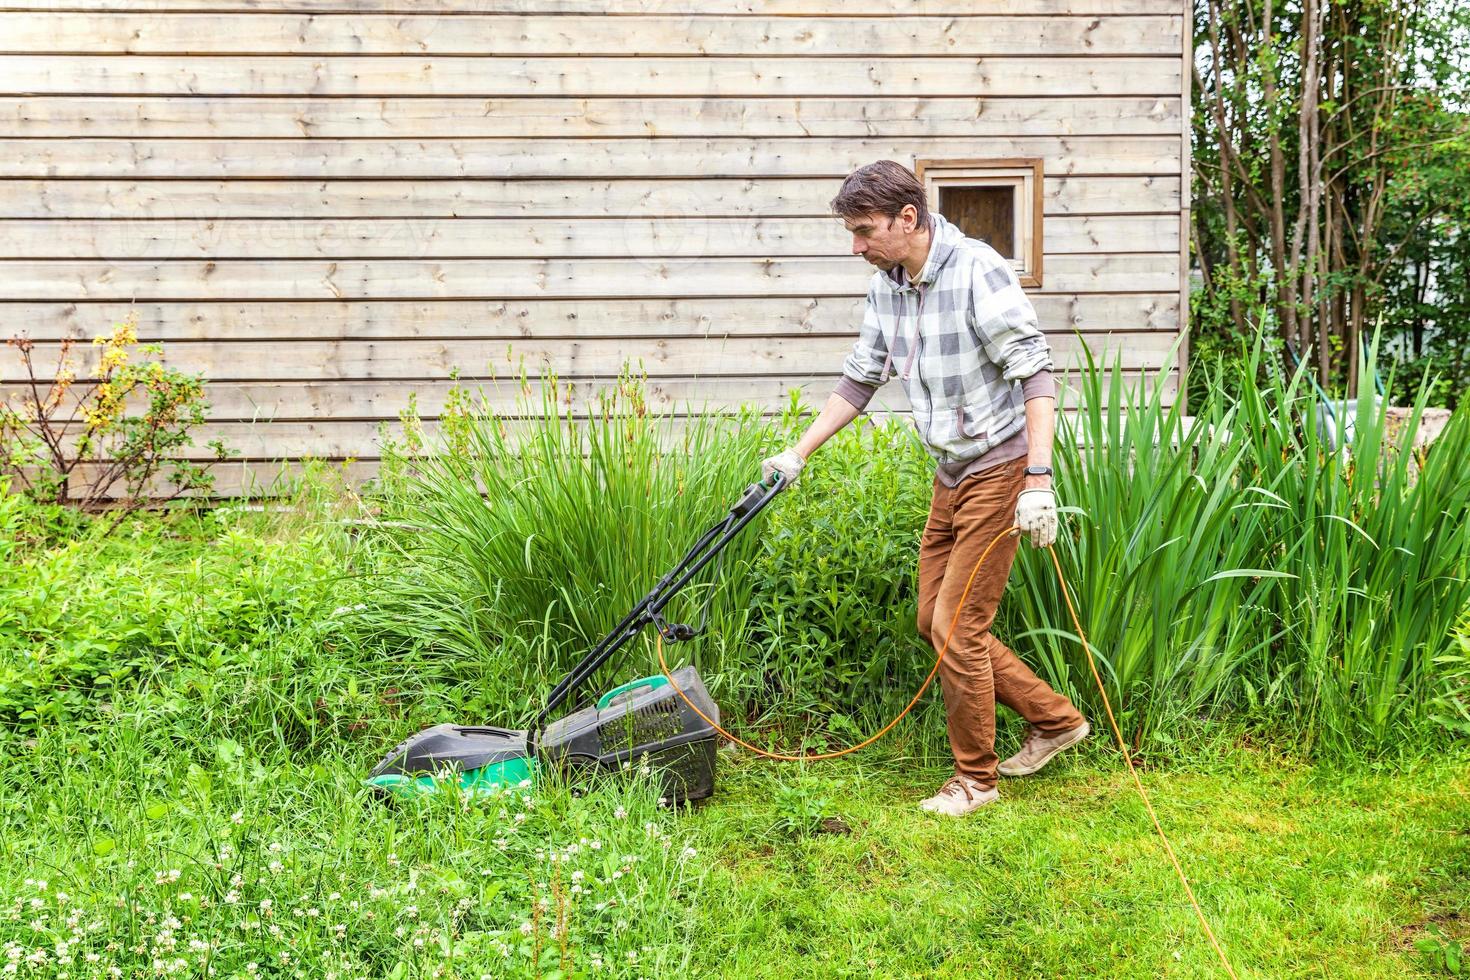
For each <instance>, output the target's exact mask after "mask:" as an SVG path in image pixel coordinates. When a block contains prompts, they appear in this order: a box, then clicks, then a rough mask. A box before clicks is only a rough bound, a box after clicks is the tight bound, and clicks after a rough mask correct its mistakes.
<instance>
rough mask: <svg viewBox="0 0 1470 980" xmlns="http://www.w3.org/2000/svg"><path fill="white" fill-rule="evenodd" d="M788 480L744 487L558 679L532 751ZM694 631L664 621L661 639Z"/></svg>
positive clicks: (535, 728) (776, 477) (534, 729)
mask: <svg viewBox="0 0 1470 980" xmlns="http://www.w3.org/2000/svg"><path fill="white" fill-rule="evenodd" d="M787 485H788V484H787V480H786V477H785V476H783V475H782V474H781V473H780V472H776V473H773V474H771V476H770V477H769V480H768V481H762V482H760V483H752V484H750V486H748V487H746V488H745V493H744V495H743V496H742V497H741V498H740V500H739V501H738V502H737V503H736V504H735V505H734V506H733V507H731V508H730V512H729V513H728V514H726V515H725V516H724V517H723V518H721V519H720V520H719V521H718V522H716V523H715V524H714V525H712V526H711V527H710V529H709V530H708V531H705V532H704V534H702V535H701V536H700V538H699V540H698V541H696V542H695V543H694V546H693V547H691V548H690V549H689V550H688V551H687V552H686V553H685V554H684V557H683V558H681V559H679V562H678V564H677V565H675V566H674V567H673V568H672V569H671V570H670V571H669V572H668V573H667V574H665V575H664V576H663V577H662V578H660V579H659V580H658V584H657V585H655V586H654V587H653V588H652V589H651V590H650V591H649V593H648V594H647V595H645V596H644V597H643V598H642V599H640V600H639V601H638V604H637V605H635V606H634V607H633V609H632V610H631V611H630V612H629V613H628V614H627V615H626V616H624V617H623V618H622V620H621V621H620V622H619V623H618V624H617V625H616V626H614V627H613V628H612V630H611V631H609V632H608V634H607V635H606V636H604V637H603V638H602V639H601V640H599V641H597V644H596V645H595V646H594V647H593V648H592V649H591V650H589V651H588V652H587V655H586V656H585V657H583V658H582V659H581V660H580V661H578V663H577V665H576V666H574V667H573V668H572V669H571V670H570V671H569V672H568V673H567V675H566V676H565V677H563V678H562V679H561V680H560V681H559V682H557V685H556V687H554V688H552V691H551V694H550V695H548V696H547V698H546V706H545V707H544V708H542V709H541V711H540V713H538V714H537V715H536V720H535V722H534V723H533V724H532V725H531V728H530V731H529V732H528V733H527V744H528V745H529V746H530V747H531V748H532V750H533V751H534V748H535V744H536V741H537V737H538V736H539V735H540V733H541V730H542V729H543V728H545V727H546V722H547V720H548V719H549V718H550V717H551V714H552V712H554V711H556V709H557V708H559V707H561V706H562V704H563V703H565V701H566V700H567V698H569V697H570V696H571V695H572V693H573V692H575V691H576V690H577V689H578V688H580V687H581V686H582V685H583V684H585V683H586V682H587V680H588V678H590V677H591V676H592V675H593V674H595V673H596V672H597V671H598V670H599V669H600V668H601V667H602V666H603V664H605V663H607V662H608V660H610V659H611V658H612V656H613V654H615V653H617V652H618V650H620V649H621V648H622V647H623V645H624V644H625V643H627V642H628V641H629V640H631V639H632V638H633V637H635V636H637V635H638V633H639V632H641V631H642V629H643V627H645V626H647V625H648V624H649V623H659V624H662V622H663V619H662V617H661V616H660V615H659V614H660V613H661V612H662V611H663V608H664V607H665V606H666V605H668V604H669V602H670V601H671V600H672V599H673V598H674V596H676V595H678V594H679V591H680V590H681V589H683V588H684V586H686V585H688V584H689V581H690V580H691V579H693V578H694V576H695V575H698V574H699V572H700V570H701V569H703V568H704V566H705V565H707V564H709V562H710V561H711V560H712V559H713V558H714V557H715V556H716V555H718V554H719V553H720V552H721V551H723V550H724V549H725V546H726V545H728V544H729V543H730V541H731V540H733V539H734V538H735V536H736V535H737V534H739V533H740V531H741V530H742V529H743V528H744V527H745V525H747V524H749V523H750V522H751V521H752V520H754V519H755V517H756V515H757V514H759V513H760V512H761V511H762V510H764V509H765V507H766V505H767V504H769V503H770V502H771V501H772V500H774V499H775V498H776V495H777V494H779V493H780V492H781V491H782V490H784V489H786V487H787ZM696 635H698V631H697V630H693V629H691V628H690V627H688V626H685V625H683V624H682V623H674V624H668V631H667V632H665V633H664V638H665V639H666V640H670V641H678V640H688V639H692V638H693V637H694V636H696Z"/></svg>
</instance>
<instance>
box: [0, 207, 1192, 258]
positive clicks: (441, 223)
mask: <svg viewBox="0 0 1470 980" xmlns="http://www.w3.org/2000/svg"><path fill="white" fill-rule="evenodd" d="M850 241H851V238H850V236H849V235H848V234H847V232H846V231H845V229H843V227H842V226H841V225H840V224H838V223H837V222H836V221H835V220H834V219H832V218H703V217H690V216H687V215H686V216H681V217H642V216H636V215H630V216H628V217H626V218H578V219H546V218H354V219H351V220H339V219H334V218H320V219H299V218H239V219H230V218H195V219H185V218H179V219H173V220H170V219H151V218H142V219H137V220H107V219H101V220H89V219H85V218H69V219H63V220H50V219H39V220H24V219H23V220H11V221H7V220H4V219H0V255H6V256H10V257H13V258H44V259H93V258H118V259H139V258H147V259H312V258H322V259H339V260H340V259H362V258H388V259H396V258H410V257H411V258H436V259H479V258H507V259H513V258H542V257H545V258H636V259H649V258H670V259H676V260H688V261H693V260H698V259H700V258H708V257H740V256H750V255H766V256H781V257H798V256H841V255H845V254H848V248H849V245H850ZM1046 247H1047V251H1048V252H1050V253H1051V254H1054V255H1064V254H1098V253H1105V252H1119V251H1126V250H1129V249H1139V248H1145V247H1146V248H1148V249H1150V250H1154V251H1161V252H1162V251H1167V252H1169V253H1171V255H1172V254H1175V253H1177V252H1178V250H1179V215H1178V213H1177V212H1174V213H1169V214H1159V215H1126V216H1107V217H1102V216H1099V217H1089V216H1085V215H1084V216H1077V217H1054V218H1051V219H1050V220H1048V221H1047V222H1046Z"/></svg>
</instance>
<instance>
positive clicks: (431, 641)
mask: <svg viewBox="0 0 1470 980" xmlns="http://www.w3.org/2000/svg"><path fill="white" fill-rule="evenodd" d="M466 404H467V407H466V408H465V409H464V410H463V411H462V412H461V413H460V414H459V415H458V417H456V418H455V419H453V420H446V421H445V423H443V424H441V430H440V432H439V433H437V434H436V435H437V437H438V445H437V446H435V447H433V448H432V449H431V450H429V451H424V452H417V453H414V452H408V453H405V452H400V451H395V452H394V453H393V454H392V455H391V456H390V457H389V458H388V463H387V465H388V466H389V467H390V470H391V475H390V478H389V482H388V483H386V484H385V485H386V486H389V487H391V492H389V493H388V494H386V495H385V496H384V499H383V501H382V508H383V517H384V521H385V522H388V523H391V524H393V525H398V526H397V527H396V528H395V527H388V528H385V529H384V532H383V533H382V534H379V535H376V536H375V537H374V538H372V539H370V540H369V541H368V542H367V545H368V547H371V548H377V549H388V550H389V551H391V553H392V554H393V555H395V556H396V557H395V558H394V568H395V569H396V570H395V571H394V572H393V573H392V574H391V575H390V576H388V577H387V578H386V579H385V580H384V582H383V584H382V590H381V593H380V595H379V597H378V598H377V599H376V600H375V602H374V603H373V609H372V610H371V611H370V612H369V613H367V614H365V619H367V620H369V621H370V623H372V624H373V628H376V629H377V630H379V631H380V632H381V633H383V634H385V635H386V634H392V635H395V636H398V637H400V638H402V640H403V642H404V643H405V644H407V645H410V646H413V647H414V648H416V649H418V650H420V651H428V652H430V653H431V654H432V655H433V657H434V658H436V659H438V660H439V661H440V663H441V664H442V665H443V667H444V669H446V670H450V671H453V672H455V673H456V674H457V676H460V677H463V676H465V674H464V671H466V670H469V671H472V672H474V673H475V676H476V677H477V678H478V681H479V683H480V688H479V693H480V694H481V695H482V696H483V698H484V701H485V704H486V706H487V707H489V706H493V707H494V708H495V710H496V711H497V712H498V717H501V718H507V717H508V716H507V714H506V712H510V715H511V716H514V715H516V714H517V713H520V714H524V713H525V712H527V711H530V710H532V709H533V708H534V707H535V706H537V705H538V704H539V702H540V699H541V697H542V696H543V694H544V690H545V688H546V686H547V684H548V682H549V681H551V680H554V679H555V678H556V677H558V676H560V675H561V674H562V673H564V672H565V671H566V670H567V669H568V668H569V667H570V666H571V665H572V664H573V663H574V662H575V661H576V660H577V659H578V658H580V656H581V655H582V654H584V653H585V652H586V651H587V650H588V649H589V648H590V647H591V646H592V644H594V643H595V642H596V641H597V640H598V639H600V638H601V637H602V635H603V634H604V633H606V632H607V631H608V630H609V629H611V628H612V626H613V625H615V624H616V623H617V621H618V620H619V619H621V618H622V617H623V616H624V615H625V614H626V613H627V612H628V610H630V609H631V608H632V607H633V605H634V604H635V603H636V602H637V601H638V600H639V599H640V598H641V597H642V596H643V595H644V594H645V593H646V592H648V591H649V589H651V588H652V587H653V585H654V584H655V582H657V580H658V579H659V577H660V576H662V575H663V574H665V573H666V572H667V571H668V570H669V569H670V568H671V567H672V566H673V564H674V563H675V562H676V561H677V560H678V558H679V557H680V556H682V555H683V554H684V552H685V551H686V550H687V549H688V548H689V546H690V545H692V544H693V543H694V542H695V540H697V538H698V536H699V535H700V534H701V533H702V532H703V531H704V530H705V529H706V528H707V527H709V526H710V525H711V524H713V523H714V522H715V521H717V520H718V519H720V518H721V517H722V516H723V515H724V514H725V513H726V512H727V511H728V509H729V507H730V506H731V505H732V504H733V503H734V502H735V501H736V500H738V499H739V497H740V494H741V493H742V491H743V490H744V488H745V487H746V486H747V485H748V484H750V483H751V482H753V480H755V479H756V478H758V476H759V474H758V471H757V464H758V462H759V460H760V459H762V458H763V455H764V454H765V451H766V448H767V446H768V445H769V442H770V439H771V434H770V426H769V425H768V424H767V423H765V422H764V421H763V420H762V418H761V416H760V415H759V414H758V413H757V412H755V411H754V410H746V411H743V412H741V413H737V414H730V413H722V412H707V413H706V412H698V411H694V412H690V413H689V414H687V415H686V414H684V413H682V412H677V411H676V410H674V409H669V410H664V411H656V410H654V409H653V408H652V407H650V405H649V404H648V398H647V387H646V383H645V382H644V381H643V380H642V379H640V378H637V377H635V376H633V375H632V374H631V373H628V372H625V373H624V374H623V375H622V376H621V377H620V378H619V379H618V381H617V383H616V384H615V385H613V386H611V387H609V388H607V389H604V390H602V391H599V392H598V393H597V394H596V396H595V398H593V399H590V400H587V401H586V402H585V403H583V404H580V405H579V404H578V403H577V402H576V399H575V398H574V397H573V396H572V395H571V392H570V389H563V387H562V386H561V384H560V383H559V381H558V380H557V379H556V378H555V377H548V378H546V379H543V381H542V383H541V386H540V391H539V396H538V394H537V392H536V391H535V389H533V388H532V386H531V385H529V384H528V383H526V382H525V381H524V379H523V381H522V386H521V391H520V393H519V395H518V397H517V409H516V411H515V412H514V413H500V412H496V411H494V410H493V409H491V408H490V407H488V400H487V399H486V397H485V395H484V392H483V391H481V393H480V396H479V398H477V399H473V400H471V401H469V402H467V403H466ZM451 439H453V440H458V446H457V447H456V448H455V449H454V450H453V451H443V448H444V446H445V445H446V444H447V443H448V442H449V441H450V440H451ZM758 547H759V533H758V530H757V528H756V527H751V528H748V529H747V530H746V531H745V532H744V533H743V534H742V535H740V536H739V537H738V538H737V539H736V540H735V541H733V542H732V543H731V545H730V546H729V547H728V548H727V549H726V550H725V552H724V554H723V557H722V559H721V562H722V564H723V569H722V570H723V571H724V572H725V574H723V575H719V576H718V577H717V571H719V570H717V569H713V568H712V569H710V570H708V571H706V572H705V573H704V574H701V575H700V576H699V577H698V578H697V579H696V580H695V581H694V582H692V583H691V584H690V585H689V586H687V587H686V589H685V591H684V592H683V593H682V594H681V596H680V598H679V599H677V600H676V601H675V602H674V603H673V604H672V605H671V606H670V607H669V609H668V610H667V611H666V616H667V618H668V619H669V621H671V622H674V621H678V622H687V623H690V624H691V625H696V626H697V625H699V623H700V621H701V608H702V606H703V604H704V603H705V602H708V603H709V606H708V615H709V620H708V634H707V636H706V637H705V638H704V639H703V640H702V641H699V642H698V643H696V644H691V645H690V649H691V650H694V651H697V656H698V660H699V666H700V668H701V670H704V671H705V672H706V674H707V676H713V675H717V674H718V673H719V671H720V669H721V665H722V664H724V663H725V662H726V661H727V660H728V659H730V658H733V657H738V655H739V649H738V644H739V642H740V638H741V636H742V633H743V631H744V628H745V625H746V617H747V615H748V610H749V606H750V585H749V582H750V577H749V575H747V574H744V573H743V572H742V571H740V569H742V568H744V567H745V566H747V565H748V564H749V562H750V561H751V559H752V557H753V555H754V554H755V552H756V551H757V549H758ZM715 583H718V585H716V584H715ZM711 588H716V589H717V593H716V594H715V595H713V596H711V595H710V594H709V593H710V589H711ZM681 655H683V654H682V653H681ZM627 657H628V663H629V664H630V666H629V668H628V670H629V672H630V673H629V676H642V675H645V674H648V673H651V672H653V670H654V667H653V661H652V656H651V650H650V649H649V648H647V647H639V646H636V645H630V647H629V648H628V650H627ZM616 673H617V668H616V667H610V668H608V669H607V670H605V671H604V672H603V674H602V675H600V677H601V678H602V679H603V680H604V681H606V682H607V683H608V684H611V683H613V682H614V675H615V674H616Z"/></svg>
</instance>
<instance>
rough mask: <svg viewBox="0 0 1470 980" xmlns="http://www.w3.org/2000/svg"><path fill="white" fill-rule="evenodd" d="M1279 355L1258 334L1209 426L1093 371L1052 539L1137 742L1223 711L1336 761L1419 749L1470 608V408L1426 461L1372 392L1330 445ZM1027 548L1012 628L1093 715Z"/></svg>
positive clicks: (1072, 430) (1071, 640)
mask: <svg viewBox="0 0 1470 980" xmlns="http://www.w3.org/2000/svg"><path fill="white" fill-rule="evenodd" d="M1270 357H1271V355H1270V354H1269V353H1268V351H1267V348H1266V345H1265V343H1264V341H1262V340H1259V339H1258V340H1257V341H1256V342H1255V344H1254V345H1253V346H1251V347H1250V348H1249V349H1247V350H1245V351H1243V356H1242V357H1241V358H1240V359H1239V360H1237V361H1234V362H1231V363H1233V365H1234V366H1233V367H1231V368H1228V369H1227V370H1232V371H1237V372H1240V376H1215V377H1212V378H1210V379H1209V383H1208V385H1207V387H1206V391H1207V396H1206V397H1205V398H1204V400H1203V403H1202V404H1198V405H1195V406H1192V408H1193V410H1194V411H1195V413H1196V415H1195V417H1194V421H1193V424H1192V425H1186V424H1185V417H1184V416H1183V414H1182V411H1181V409H1180V407H1179V406H1178V405H1177V404H1176V405H1167V404H1166V403H1165V401H1164V398H1163V392H1164V382H1163V381H1162V380H1160V381H1158V382H1156V383H1154V384H1153V385H1152V386H1151V387H1149V388H1140V389H1138V390H1135V391H1133V392H1132V393H1131V397H1124V396H1125V395H1128V394H1129V393H1128V392H1125V391H1124V388H1123V382H1122V379H1121V373H1120V372H1119V371H1118V370H1117V368H1116V367H1115V368H1113V369H1112V370H1110V371H1107V370H1103V369H1100V368H1099V367H1098V366H1097V365H1096V364H1089V365H1088V369H1087V371H1086V372H1085V374H1084V376H1083V378H1082V384H1081V410H1080V411H1079V412H1078V413H1077V414H1076V415H1074V416H1064V417H1063V419H1064V421H1063V424H1062V426H1061V428H1060V431H1059V438H1058V445H1057V462H1058V465H1057V470H1058V473H1059V480H1058V494H1059V498H1060V500H1061V502H1062V503H1063V505H1065V506H1066V507H1067V508H1068V509H1070V510H1071V511H1072V515H1073V516H1072V519H1071V520H1069V521H1068V522H1066V526H1065V529H1064V532H1063V534H1062V535H1061V537H1060V538H1059V540H1058V542H1057V548H1058V550H1059V551H1060V553H1061V557H1062V564H1063V567H1064V568H1065V569H1067V571H1068V574H1069V577H1070V582H1071V584H1072V586H1073V588H1074V589H1075V590H1076V594H1077V596H1078V598H1079V599H1080V600H1081V607H1082V610H1083V616H1084V624H1085V627H1086V629H1087V630H1088V634H1089V637H1090V639H1091V640H1092V642H1093V644H1094V646H1095V648H1096V650H1097V652H1098V653H1099V655H1100V657H1101V658H1102V661H1103V665H1104V668H1105V670H1106V672H1107V680H1108V684H1109V687H1110V691H1109V693H1110V695H1111V696H1112V698H1113V699H1114V700H1115V702H1118V703H1121V704H1122V706H1123V713H1124V717H1125V720H1126V722H1127V724H1128V725H1129V727H1130V728H1131V730H1132V733H1133V737H1134V739H1135V741H1137V742H1138V743H1139V744H1142V743H1143V742H1145V741H1147V740H1148V739H1149V738H1150V737H1151V736H1154V735H1167V731H1168V729H1169V727H1170V723H1171V722H1172V721H1175V720H1177V719H1179V718H1182V717H1184V716H1187V715H1193V714H1198V713H1201V712H1219V711H1226V710H1232V711H1236V712H1240V713H1245V714H1247V715H1249V716H1251V717H1253V718H1255V719H1256V720H1257V721H1258V722H1259V723H1261V724H1262V725H1263V726H1268V727H1277V728H1279V727H1285V728H1287V729H1288V730H1289V732H1290V733H1291V736H1292V737H1293V738H1295V739H1299V740H1300V741H1301V742H1302V743H1303V744H1304V745H1307V746H1314V745H1318V744H1321V745H1323V746H1324V747H1327V748H1329V749H1331V750H1333V751H1349V752H1356V751H1375V750H1378V749H1381V748H1384V747H1386V746H1388V745H1390V744H1392V743H1394V742H1398V741H1403V740H1405V739H1407V738H1410V737H1412V735H1413V733H1415V732H1416V731H1418V730H1420V726H1421V725H1422V723H1423V722H1424V721H1425V711H1424V707H1425V705H1426V704H1428V703H1429V702H1430V701H1431V700H1432V699H1433V697H1434V695H1435V693H1436V691H1437V690H1438V685H1440V684H1441V683H1442V682H1443V676H1442V672H1441V671H1439V670H1437V669H1436V666H1435V661H1436V658H1437V657H1440V656H1442V655H1444V654H1445V653H1446V652H1447V651H1449V650H1450V649H1451V648H1452V643H1453V639H1452V633H1453V629H1454V626H1455V624H1456V623H1457V622H1458V621H1459V620H1460V619H1461V617H1462V616H1463V615H1464V610H1465V609H1466V608H1467V605H1470V521H1467V518H1470V467H1467V466H1466V462H1465V461H1466V460H1467V459H1470V416H1467V413H1466V412H1464V411H1461V412H1458V413H1457V414H1456V415H1455V416H1454V418H1453V419H1452V421H1451V422H1450V424H1449V426H1448V427H1447V428H1446V430H1445V431H1444V433H1443V434H1442V435H1441V436H1440V438H1439V440H1438V441H1437V442H1436V443H1435V444H1434V446H1433V449H1432V451H1431V452H1429V453H1427V455H1424V454H1415V453H1412V452H1407V451H1400V450H1399V449H1397V448H1395V447H1394V446H1390V445H1387V444H1386V443H1387V441H1388V440H1387V436H1386V424H1385V416H1384V413H1383V412H1382V410H1381V407H1380V406H1377V405H1375V404H1374V403H1373V402H1371V401H1369V400H1367V399H1364V400H1362V401H1360V403H1359V404H1358V406H1357V416H1356V434H1355V437H1354V440H1353V442H1352V444H1351V446H1350V447H1348V448H1347V449H1333V448H1332V447H1331V445H1330V443H1329V441H1328V440H1327V439H1326V438H1325V435H1324V433H1323V432H1321V431H1319V428H1318V425H1317V412H1316V397H1317V396H1316V393H1315V391H1314V390H1313V389H1312V388H1311V387H1310V384H1309V381H1308V380H1307V378H1306V376H1305V375H1304V374H1303V373H1301V372H1300V371H1298V372H1296V373H1295V374H1291V375H1287V374H1285V373H1284V372H1282V371H1280V370H1276V369H1272V368H1271V363H1272V362H1271V360H1270ZM1370 368H1371V365H1370ZM1365 376H1366V375H1365ZM1426 391H1427V388H1424V387H1421V389H1420V395H1419V397H1418V399H1417V401H1416V404H1415V406H1414V413H1413V416H1412V418H1411V419H1410V420H1409V422H1408V424H1407V425H1406V427H1405V429H1404V431H1403V432H1402V433H1401V434H1400V436H1399V440H1400V443H1399V444H1402V445H1411V444H1412V440H1413V436H1414V433H1415V431H1416V430H1417V426H1418V421H1419V417H1420V413H1421V412H1422V410H1423V408H1424V404H1425V393H1426ZM1231 392H1235V393H1238V396H1237V395H1233V394H1230V393H1231ZM1104 406H1106V407H1104ZM1022 550H1023V556H1022V559H1021V560H1020V562H1019V563H1018V565H1019V570H1020V575H1019V578H1018V581H1017V582H1016V583H1015V586H1017V587H1013V590H1012V595H1011V599H1010V602H1011V603H1012V605H1011V608H1010V614H1011V615H1010V616H1009V619H1008V622H1009V623H1010V624H1012V626H1013V628H1019V629H1020V630H1021V631H1022V632H1021V633H1020V634H1019V635H1020V636H1021V637H1023V638H1024V639H1026V640H1028V641H1029V642H1031V643H1034V644H1035V645H1036V647H1037V648H1039V651H1040V656H1041V658H1042V660H1043V662H1044V663H1045V666H1046V671H1047V673H1048V674H1049V675H1050V677H1051V678H1052V680H1053V681H1054V682H1056V683H1059V684H1063V685H1066V686H1068V687H1069V688H1070V689H1071V690H1072V691H1073V692H1074V693H1075V694H1077V695H1078V696H1079V697H1080V698H1081V699H1082V700H1083V701H1084V702H1087V703H1089V704H1090V705H1093V707H1094V710H1096V706H1095V704H1094V701H1095V695H1093V694H1092V692H1091V690H1090V687H1091V684H1090V680H1089V678H1088V675H1087V673H1086V671H1085V670H1084V669H1083V663H1082V661H1081V658H1080V652H1079V645H1078V643H1077V639H1076V636H1075V630H1074V629H1073V628H1072V626H1071V623H1070V621H1069V620H1068V619H1067V617H1066V614H1065V609H1064V607H1063V605H1062V602H1061V597H1060V594H1059V592H1058V590H1057V585H1056V582H1055V578H1054V574H1055V573H1054V572H1053V570H1052V568H1051V566H1050V562H1049V561H1046V560H1045V559H1044V557H1043V556H1040V555H1035V554H1026V549H1024V548H1023V549H1022Z"/></svg>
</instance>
